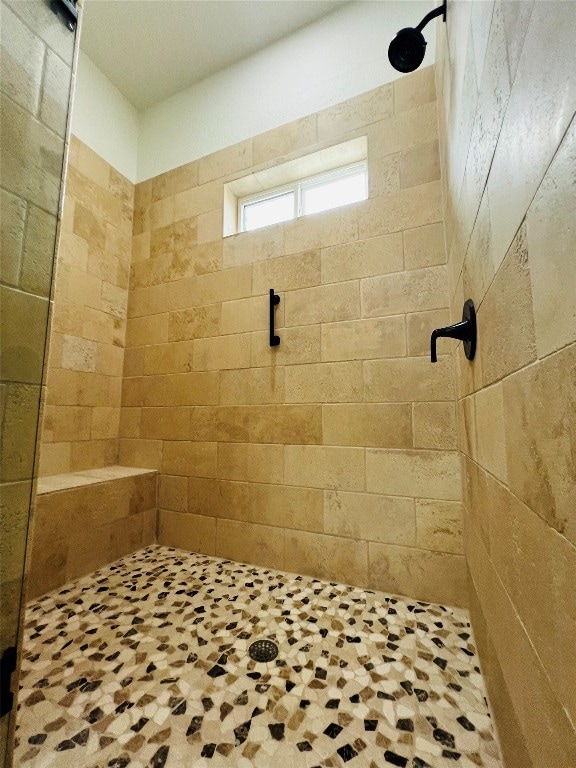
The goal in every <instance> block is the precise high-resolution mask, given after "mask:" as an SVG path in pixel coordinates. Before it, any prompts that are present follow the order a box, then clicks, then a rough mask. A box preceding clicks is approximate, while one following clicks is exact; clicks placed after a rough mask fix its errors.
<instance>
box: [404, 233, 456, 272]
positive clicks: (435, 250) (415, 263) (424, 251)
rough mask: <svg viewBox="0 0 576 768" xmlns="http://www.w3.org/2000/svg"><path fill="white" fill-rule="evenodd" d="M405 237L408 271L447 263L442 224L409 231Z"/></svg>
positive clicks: (405, 255)
mask: <svg viewBox="0 0 576 768" xmlns="http://www.w3.org/2000/svg"><path fill="white" fill-rule="evenodd" d="M403 237H404V264H405V267H406V269H421V268H422V267H434V266H437V265H438V264H445V263H446V249H445V247H444V227H443V226H442V222H438V223H436V224H427V225H425V226H423V227H416V229H407V230H406V231H405V232H404V233H403Z"/></svg>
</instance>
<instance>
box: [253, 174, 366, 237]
mask: <svg viewBox="0 0 576 768" xmlns="http://www.w3.org/2000/svg"><path fill="white" fill-rule="evenodd" d="M367 197H368V172H367V168H366V162H365V161H363V162H360V163H354V164H353V165H348V166H346V167H344V168H338V169H337V170H335V171H330V172H329V173H323V174H320V175H317V176H312V177H309V178H307V179H301V180H299V181H296V182H293V183H292V184H289V185H287V186H284V187H279V188H276V189H271V190H267V191H266V192H260V193H259V194H257V195H251V196H250V197H244V198H242V199H241V200H239V201H238V221H239V223H240V227H239V229H240V232H250V231H251V230H253V229H259V228H260V227H266V226H269V225H270V224H278V223H279V222H281V221H288V220H290V219H295V218H297V217H298V216H306V215H308V214H310V213H319V212H320V211H328V210H330V209H331V208H339V207H340V206H342V205H349V204H350V203H357V202H360V201H361V200H366V198H367Z"/></svg>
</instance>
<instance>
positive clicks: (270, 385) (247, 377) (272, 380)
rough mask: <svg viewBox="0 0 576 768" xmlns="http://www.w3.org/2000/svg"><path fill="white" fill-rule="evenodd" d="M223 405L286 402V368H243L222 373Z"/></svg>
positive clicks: (221, 391) (221, 390)
mask: <svg viewBox="0 0 576 768" xmlns="http://www.w3.org/2000/svg"><path fill="white" fill-rule="evenodd" d="M220 402H221V403H222V405H236V404H237V405H260V404H262V403H283V402H284V368H283V367H278V366H275V365H274V366H272V365H269V366H267V367H265V368H242V369H236V370H228V371H222V372H221V374H220Z"/></svg>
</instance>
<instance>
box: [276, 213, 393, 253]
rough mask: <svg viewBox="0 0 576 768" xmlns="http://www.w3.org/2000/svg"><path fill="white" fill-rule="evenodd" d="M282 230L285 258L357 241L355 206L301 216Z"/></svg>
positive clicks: (289, 222)
mask: <svg viewBox="0 0 576 768" xmlns="http://www.w3.org/2000/svg"><path fill="white" fill-rule="evenodd" d="M284 227H285V229H284V252H285V254H286V255H287V256H288V255H290V254H292V253H302V251H310V250H312V249H315V248H326V247H327V246H329V245H338V244H340V243H347V242H350V241H351V240H358V216H357V206H356V205H346V206H343V207H342V208H336V209H334V210H331V211H324V212H323V213H315V214H310V215H309V216H301V217H300V218H298V219H293V220H292V221H288V222H286V224H285V225H284ZM375 234H381V233H380V232H377V233H375ZM370 236H371V235H369V234H368V235H364V237H370Z"/></svg>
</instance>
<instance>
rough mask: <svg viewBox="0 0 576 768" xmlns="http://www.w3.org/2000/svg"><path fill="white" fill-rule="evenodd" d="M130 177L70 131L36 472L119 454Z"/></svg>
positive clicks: (91, 464)
mask: <svg viewBox="0 0 576 768" xmlns="http://www.w3.org/2000/svg"><path fill="white" fill-rule="evenodd" d="M133 204H134V185H133V184H132V183H131V182H129V181H128V180H127V179H126V178H124V177H123V176H121V175H120V174H119V173H118V171H116V170H115V169H114V168H112V166H110V165H109V164H108V163H107V162H105V161H104V160H103V159H102V158H101V157H99V156H98V155H97V154H96V153H95V152H94V151H93V150H91V149H90V148H89V147H88V146H86V145H85V144H83V143H82V142H81V141H79V140H78V139H77V138H75V137H74V136H72V139H71V148H70V155H69V161H68V169H67V179H66V194H65V200H64V215H63V221H62V227H61V230H60V237H59V242H58V263H57V270H56V277H55V285H54V301H53V310H52V311H53V314H52V323H51V334H50V354H49V359H48V372H47V381H46V384H47V396H46V406H45V410H44V420H43V429H42V449H41V452H40V474H41V475H44V476H46V475H54V474H59V473H62V472H75V471H78V470H83V469H94V468H97V467H105V466H109V465H111V464H116V463H117V459H118V430H119V423H120V401H121V393H122V369H123V365H124V341H125V335H126V314H127V306H128V281H129V273H130V257H131V232H132V212H133Z"/></svg>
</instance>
